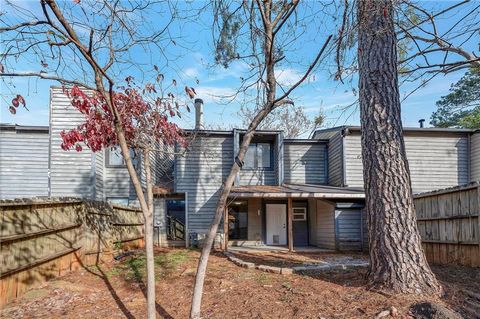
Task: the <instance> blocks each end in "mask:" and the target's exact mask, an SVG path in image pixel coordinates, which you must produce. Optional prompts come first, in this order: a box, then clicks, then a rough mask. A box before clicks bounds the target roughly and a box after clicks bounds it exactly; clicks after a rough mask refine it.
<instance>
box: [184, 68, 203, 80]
mask: <svg viewBox="0 0 480 319" xmlns="http://www.w3.org/2000/svg"><path fill="white" fill-rule="evenodd" d="M183 73H184V74H185V76H186V77H188V78H191V79H195V78H198V76H199V75H200V72H199V70H198V69H197V68H195V67H192V68H186V69H185V70H183Z"/></svg>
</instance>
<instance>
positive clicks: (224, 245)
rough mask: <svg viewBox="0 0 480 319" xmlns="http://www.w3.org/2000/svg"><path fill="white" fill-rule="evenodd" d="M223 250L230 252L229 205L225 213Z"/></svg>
mask: <svg viewBox="0 0 480 319" xmlns="http://www.w3.org/2000/svg"><path fill="white" fill-rule="evenodd" d="M223 249H224V250H225V251H227V250H228V205H226V206H225V211H224V213H223Z"/></svg>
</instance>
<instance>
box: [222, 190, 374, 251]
mask: <svg viewBox="0 0 480 319" xmlns="http://www.w3.org/2000/svg"><path fill="white" fill-rule="evenodd" d="M364 197H365V196H364V193H363V190H361V189H355V188H346V187H332V186H323V185H309V184H301V185H300V184H283V185H281V186H264V185H261V186H236V187H233V189H232V191H231V193H230V198H229V201H228V206H227V208H226V210H225V215H224V220H225V221H227V222H225V223H224V234H225V236H224V241H225V242H224V247H225V248H226V249H229V247H243V248H248V249H253V250H259V251H261V250H266V251H269V250H270V251H271V250H276V251H282V250H283V251H294V250H296V251H306V250H309V249H319V248H320V249H324V250H327V251H328V250H330V251H332V250H345V249H342V247H340V246H339V243H341V242H343V243H344V244H345V243H348V242H349V241H351V238H349V237H351V236H352V235H351V234H347V233H349V232H351V233H354V234H353V237H355V240H353V241H355V249H351V250H362V244H363V233H362V232H363V227H362V224H363V223H362V220H361V212H360V210H361V208H363V200H364ZM341 207H345V209H344V211H343V212H342V211H338V209H339V208H341ZM337 211H338V212H337ZM337 215H338V216H337ZM349 215H351V216H352V217H354V219H355V223H352V221H347V220H345V221H343V220H344V219H345V218H347V217H348V216H349ZM340 216H341V217H342V218H337V217H340ZM357 224H358V225H357ZM350 228H352V229H350ZM353 237H352V238H353ZM353 241H351V242H352V243H353ZM352 247H353V246H352ZM343 248H345V247H343ZM347 248H348V247H347ZM357 248H358V249H357ZM234 249H237V248H234ZM346 250H349V249H346Z"/></svg>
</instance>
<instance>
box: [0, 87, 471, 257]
mask: <svg viewBox="0 0 480 319" xmlns="http://www.w3.org/2000/svg"><path fill="white" fill-rule="evenodd" d="M202 103H203V102H202V101H201V100H199V99H197V100H196V101H195V109H196V113H197V114H196V115H197V116H196V118H197V123H196V128H197V129H195V130H187V131H186V136H187V137H188V138H190V139H191V141H190V143H189V145H188V147H187V148H186V149H183V148H181V147H177V148H176V149H175V152H173V150H170V149H169V148H168V147H164V150H165V152H161V153H155V155H153V158H152V162H153V166H154V170H155V172H154V174H153V175H154V182H155V184H156V186H157V187H156V190H158V191H157V192H156V198H155V210H154V213H155V222H154V225H155V241H156V242H157V243H158V244H160V245H187V246H189V245H195V244H196V243H197V242H199V241H201V240H202V239H203V238H204V236H205V234H206V232H207V231H208V229H209V227H210V223H211V221H212V219H213V216H214V214H215V209H216V205H217V200H218V194H219V191H220V188H221V186H222V183H223V181H224V180H225V178H226V177H227V175H228V174H229V172H230V169H231V167H232V164H233V163H234V161H235V160H236V159H235V154H236V153H237V151H238V149H239V146H240V143H241V141H242V139H243V135H244V134H245V131H244V130H238V129H234V130H230V131H213V130H204V129H202V127H203V123H201V121H202V116H201V114H202V113H203V104H202ZM50 109H51V113H50V125H49V127H44V128H38V127H20V126H12V125H2V126H1V130H0V160H1V161H0V171H1V174H2V176H1V177H2V180H1V181H0V187H1V188H0V190H1V193H0V197H1V198H13V197H31V196H75V197H84V198H91V199H97V200H110V201H115V202H120V203H124V204H128V203H135V192H134V190H133V187H132V185H131V182H130V178H129V176H128V172H127V170H126V167H125V165H124V163H123V159H122V157H121V155H120V154H119V152H118V151H117V150H116V149H111V150H105V151H102V152H98V153H92V152H90V151H89V150H88V149H86V148H85V149H84V150H83V151H82V152H76V151H74V150H73V151H63V150H62V149H61V148H60V144H61V138H60V132H61V131H62V130H69V129H72V128H74V127H76V126H77V125H79V124H80V123H82V121H83V116H82V115H81V114H79V113H76V112H75V110H74V109H73V107H72V106H71V105H70V103H69V101H68V98H67V97H66V96H65V94H63V92H62V90H61V89H59V88H52V89H51V102H50ZM404 132H405V133H404V134H405V145H406V151H407V157H408V159H409V167H410V170H411V175H412V188H413V191H414V192H415V193H419V192H425V191H430V190H436V189H440V188H446V187H451V186H457V185H461V184H466V183H469V182H470V181H478V180H480V132H476V131H474V130H463V129H430V128H405V129H404ZM173 153H174V154H175V155H173ZM135 162H136V167H137V169H138V170H139V171H141V168H142V161H141V157H137V158H136V160H135ZM141 176H142V178H141V179H142V183H143V184H144V180H145V178H144V174H141ZM29 177H34V180H35V183H31V180H32V179H30V180H29ZM363 208H364V192H363V173H362V162H361V145H360V129H359V127H354V126H342V127H337V128H332V129H326V130H317V131H316V132H315V134H314V136H313V138H312V139H284V138H283V133H282V132H281V131H257V132H256V135H255V137H254V138H253V140H252V144H251V145H250V147H249V149H248V152H247V154H246V157H245V159H244V163H243V166H242V169H241V171H240V172H239V174H238V175H237V176H236V179H235V185H234V187H233V189H232V191H231V194H230V197H229V201H228V209H226V211H225V212H224V220H226V221H227V222H226V223H224V225H222V226H221V227H220V229H219V231H218V236H217V239H216V243H217V244H218V245H223V246H225V245H288V246H290V247H295V246H297V247H298V246H307V245H313V246H318V247H321V248H328V249H338V250H362V249H365V248H366V246H367V240H366V238H367V237H366V233H367V232H366V231H365V212H364V210H363Z"/></svg>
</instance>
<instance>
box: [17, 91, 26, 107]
mask: <svg viewBox="0 0 480 319" xmlns="http://www.w3.org/2000/svg"><path fill="white" fill-rule="evenodd" d="M17 100H18V102H20V103H21V104H22V105H23V106H27V103H25V99H24V98H23V96H21V95H20V94H17Z"/></svg>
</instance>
